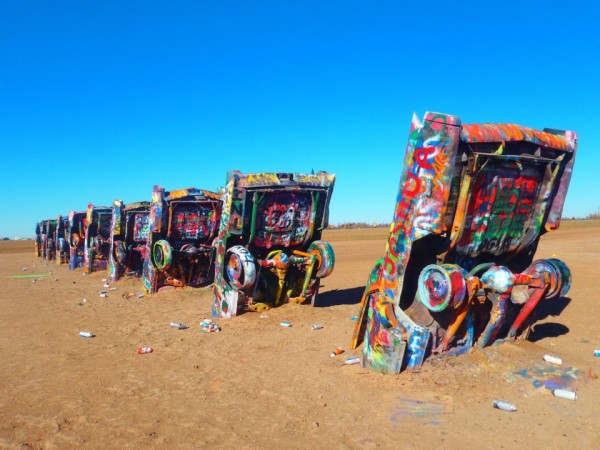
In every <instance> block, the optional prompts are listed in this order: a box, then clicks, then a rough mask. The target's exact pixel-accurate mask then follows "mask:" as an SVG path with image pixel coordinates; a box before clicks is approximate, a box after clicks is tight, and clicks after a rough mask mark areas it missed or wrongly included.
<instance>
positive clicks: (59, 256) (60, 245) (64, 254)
mask: <svg viewBox="0 0 600 450" xmlns="http://www.w3.org/2000/svg"><path fill="white" fill-rule="evenodd" d="M68 228H69V217H68V216H64V215H60V214H59V215H58V217H57V218H56V230H55V231H54V245H55V256H56V264H57V265H61V264H68V263H69V256H70V251H69V242H68V240H67V230H68Z"/></svg>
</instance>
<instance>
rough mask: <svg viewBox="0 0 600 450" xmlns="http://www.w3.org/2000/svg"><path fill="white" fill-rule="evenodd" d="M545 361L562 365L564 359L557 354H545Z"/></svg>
mask: <svg viewBox="0 0 600 450" xmlns="http://www.w3.org/2000/svg"><path fill="white" fill-rule="evenodd" d="M544 361H546V362H549V363H550V364H555V365H557V366H561V365H562V359H560V358H557V357H556V356H551V355H544Z"/></svg>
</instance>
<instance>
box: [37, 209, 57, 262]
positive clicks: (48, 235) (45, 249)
mask: <svg viewBox="0 0 600 450" xmlns="http://www.w3.org/2000/svg"><path fill="white" fill-rule="evenodd" d="M39 231H40V233H39V241H40V244H39V245H40V252H39V253H40V256H41V257H42V258H43V259H45V260H46V261H51V260H53V259H54V258H55V257H56V245H55V237H56V236H55V234H56V219H46V220H42V221H41V222H40V224H39Z"/></svg>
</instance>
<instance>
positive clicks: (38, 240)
mask: <svg viewBox="0 0 600 450" xmlns="http://www.w3.org/2000/svg"><path fill="white" fill-rule="evenodd" d="M42 222H43V221H40V222H36V224H35V250H34V251H35V256H37V257H38V258H41V256H42Z"/></svg>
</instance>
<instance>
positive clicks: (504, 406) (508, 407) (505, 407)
mask: <svg viewBox="0 0 600 450" xmlns="http://www.w3.org/2000/svg"><path fill="white" fill-rule="evenodd" d="M492 404H493V406H494V408H497V409H501V410H502V411H509V412H515V411H516V410H517V407H516V406H515V405H513V404H512V403H508V402H503V401H500V400H494V402H493V403H492Z"/></svg>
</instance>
